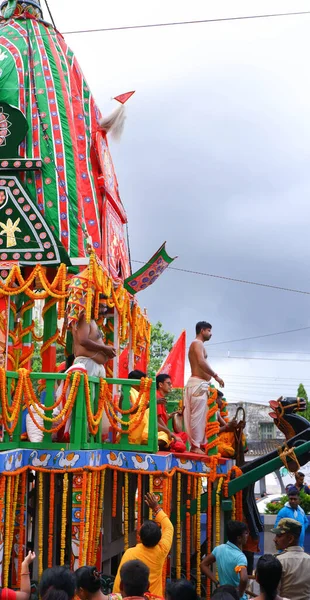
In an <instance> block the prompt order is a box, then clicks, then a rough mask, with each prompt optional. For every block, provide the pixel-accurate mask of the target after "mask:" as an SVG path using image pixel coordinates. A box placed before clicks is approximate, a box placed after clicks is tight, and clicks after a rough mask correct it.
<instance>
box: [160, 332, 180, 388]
mask: <svg viewBox="0 0 310 600" xmlns="http://www.w3.org/2000/svg"><path fill="white" fill-rule="evenodd" d="M185 348H186V332H185V330H184V331H182V333H181V335H180V337H179V338H178V339H177V341H176V342H175V344H174V345H173V347H172V348H171V350H170V352H169V354H168V356H167V358H166V359H165V360H164V362H163V364H162V366H161V367H160V369H159V371H158V373H157V375H159V373H167V375H170V377H171V381H172V385H173V387H174V388H183V387H184V370H185Z"/></svg>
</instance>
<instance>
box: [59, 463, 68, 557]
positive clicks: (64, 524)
mask: <svg viewBox="0 0 310 600" xmlns="http://www.w3.org/2000/svg"><path fill="white" fill-rule="evenodd" d="M67 502H68V473H65V474H64V476H63V490H62V506H61V534H60V535H61V537H60V564H61V565H64V564H65V549H66V533H67Z"/></svg>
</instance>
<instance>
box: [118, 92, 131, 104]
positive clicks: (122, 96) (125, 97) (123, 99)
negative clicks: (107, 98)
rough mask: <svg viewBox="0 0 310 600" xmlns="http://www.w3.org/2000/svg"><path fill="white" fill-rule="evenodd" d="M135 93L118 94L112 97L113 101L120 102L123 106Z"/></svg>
mask: <svg viewBox="0 0 310 600" xmlns="http://www.w3.org/2000/svg"><path fill="white" fill-rule="evenodd" d="M134 93H135V92H134V91H133V92H126V93H125V94H120V95H119V96H114V98H113V100H117V102H120V103H121V104H125V102H127V100H129V98H131V96H132V95H133V94H134Z"/></svg>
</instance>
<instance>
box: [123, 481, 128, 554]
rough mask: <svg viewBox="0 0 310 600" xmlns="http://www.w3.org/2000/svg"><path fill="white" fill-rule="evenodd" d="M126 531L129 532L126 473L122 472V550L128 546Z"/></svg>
mask: <svg viewBox="0 0 310 600" xmlns="http://www.w3.org/2000/svg"><path fill="white" fill-rule="evenodd" d="M128 533H129V521H128V473H126V472H125V474H124V550H127V548H128V545H129V544H128Z"/></svg>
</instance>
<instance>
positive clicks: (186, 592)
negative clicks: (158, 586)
mask: <svg viewBox="0 0 310 600" xmlns="http://www.w3.org/2000/svg"><path fill="white" fill-rule="evenodd" d="M167 597H168V600H197V592H196V590H195V588H194V586H193V585H192V584H191V582H190V581H187V580H186V579H178V581H174V583H172V584H171V585H170V587H169V588H168V590H167Z"/></svg>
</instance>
